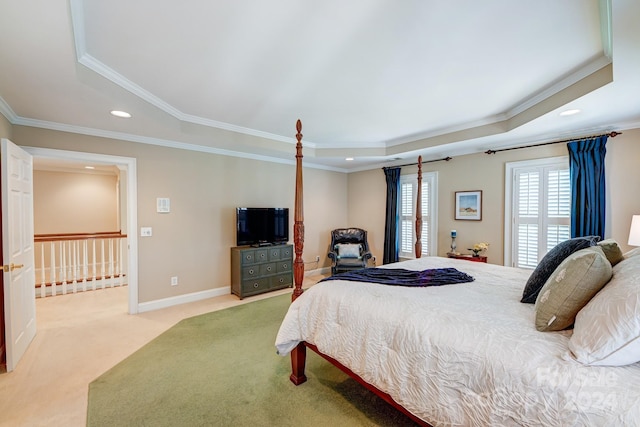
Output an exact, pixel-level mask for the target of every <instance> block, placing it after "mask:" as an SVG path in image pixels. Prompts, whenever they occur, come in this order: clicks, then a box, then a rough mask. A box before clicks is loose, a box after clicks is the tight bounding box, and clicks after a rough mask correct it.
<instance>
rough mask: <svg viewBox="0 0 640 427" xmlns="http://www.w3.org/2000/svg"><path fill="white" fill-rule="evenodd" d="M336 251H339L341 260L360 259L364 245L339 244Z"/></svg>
mask: <svg viewBox="0 0 640 427" xmlns="http://www.w3.org/2000/svg"><path fill="white" fill-rule="evenodd" d="M336 249H337V250H338V257H340V258H359V257H360V249H362V245H361V244H353V243H338V244H337V245H336Z"/></svg>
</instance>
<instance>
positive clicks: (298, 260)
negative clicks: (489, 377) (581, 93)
mask: <svg viewBox="0 0 640 427" xmlns="http://www.w3.org/2000/svg"><path fill="white" fill-rule="evenodd" d="M296 130H297V133H296V139H297V140H298V142H297V143H296V192H295V206H294V225H293V242H294V248H295V249H294V250H295V259H294V261H293V282H294V289H293V294H292V296H291V301H292V302H293V301H295V299H296V298H298V297H299V296H300V295H302V292H303V290H302V281H303V279H304V260H303V259H302V251H303V248H304V209H303V185H302V157H303V156H302V133H301V132H302V122H301V121H300V120H298V121H297V122H296ZM421 238H422V156H420V157H418V192H417V203H416V245H415V253H416V258H420V257H421V255H422V239H421ZM307 348H309V349H311V350H313V351H315V352H316V353H317V354H319V355H320V356H322V357H323V358H324V359H326V360H327V361H329V362H330V363H331V364H333V365H335V366H337V367H338V368H339V369H340V370H342V371H343V372H345V373H346V374H347V375H349V376H350V377H352V378H353V379H355V380H356V381H358V382H359V383H360V384H362V385H363V386H364V387H366V388H367V389H368V390H370V391H372V392H373V393H375V394H376V395H377V396H379V397H380V398H382V399H383V400H384V401H385V402H387V403H389V404H390V405H391V406H393V407H394V408H396V409H397V410H399V411H400V412H402V413H404V414H405V415H407V416H408V417H409V418H411V419H412V420H413V421H415V422H416V423H417V424H418V425H422V426H429V427H430V425H429V424H428V423H426V422H424V421H423V420H421V419H420V418H418V417H416V416H415V415H413V414H412V413H411V412H409V411H408V410H406V409H405V408H403V407H402V406H401V405H400V404H398V403H397V402H396V401H395V400H393V398H392V397H391V396H390V395H389V394H387V393H385V392H384V391H382V390H380V389H378V388H377V387H375V386H373V385H371V384H369V383H367V382H366V381H365V380H363V379H362V378H361V377H360V376H358V375H357V374H355V373H354V372H353V371H351V369H349V368H347V367H346V366H344V365H343V364H341V363H340V362H338V361H337V360H335V359H334V358H332V357H330V356H327V355H326V354H323V353H322V352H320V351H319V350H318V348H317V347H316V346H315V345H313V344H310V343H307V342H301V343H300V344H298V345H297V346H296V347H295V348H294V349H293V350H292V351H291V376H290V377H289V379H290V380H291V382H293V383H294V384H295V385H300V384H302V383H304V382H305V381H307V377H306V375H305V373H304V370H305V363H306V358H307Z"/></svg>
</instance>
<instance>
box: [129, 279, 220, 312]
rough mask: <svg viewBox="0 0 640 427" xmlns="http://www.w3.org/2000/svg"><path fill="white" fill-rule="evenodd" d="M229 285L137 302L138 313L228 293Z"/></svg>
mask: <svg viewBox="0 0 640 427" xmlns="http://www.w3.org/2000/svg"><path fill="white" fill-rule="evenodd" d="M230 293H231V287H230V286H225V287H222V288H215V289H209V290H207V291H201V292H194V293H191V294H185V295H178V296H175V297H171V298H163V299H158V300H154V301H149V302H142V303H140V304H138V313H144V312H146V311H153V310H160V309H161V308H167V307H173V306H174V305H180V304H186V303H188V302H196V301H202V300H205V299H209V298H215V297H219V296H223V295H229V294H230Z"/></svg>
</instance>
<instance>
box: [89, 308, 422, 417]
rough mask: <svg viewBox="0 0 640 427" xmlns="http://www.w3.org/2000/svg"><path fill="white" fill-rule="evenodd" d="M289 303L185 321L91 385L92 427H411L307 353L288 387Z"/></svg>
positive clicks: (232, 309) (371, 395)
mask: <svg viewBox="0 0 640 427" xmlns="http://www.w3.org/2000/svg"><path fill="white" fill-rule="evenodd" d="M290 300H291V297H290V295H282V296H276V297H271V298H267V299H264V300H260V301H255V302H251V303H249V304H244V305H240V306H236V307H233V308H228V309H225V310H220V311H215V312H212V313H208V314H204V315H200V316H196V317H192V318H189V319H185V320H183V321H181V322H180V323H178V324H177V325H175V326H174V327H172V328H171V329H169V330H168V331H166V332H164V333H163V334H162V335H160V336H159V337H157V338H156V339H154V340H153V341H151V342H150V343H148V344H147V345H145V346H144V347H143V348H141V349H140V350H138V351H137V352H135V353H134V354H132V355H131V356H129V357H128V358H126V359H125V360H123V361H122V362H120V363H119V364H118V365H116V366H115V367H113V368H112V369H110V370H109V371H107V372H106V373H105V374H103V375H102V376H100V377H99V378H97V379H96V380H95V381H93V382H92V383H91V384H90V385H89V404H88V405H89V407H88V411H87V426H89V427H102V426H110V427H111V426H128V427H130V426H153V427H156V426H172V427H177V426H301V425H306V426H334V425H335V426H410V425H414V424H413V423H412V421H411V420H409V419H408V418H407V417H405V416H404V415H403V414H401V413H399V412H397V411H396V410H395V409H393V408H392V407H391V406H389V405H388V404H387V403H386V402H384V401H382V400H381V399H380V398H378V397H377V396H375V395H374V394H373V393H371V392H369V391H368V390H366V389H365V388H364V387H362V386H361V385H360V384H358V383H357V382H356V381H355V380H353V379H351V378H349V377H348V376H347V375H345V374H344V373H343V372H342V371H340V370H339V369H337V368H336V367H334V366H332V365H331V364H329V363H328V362H326V361H325V360H324V359H322V358H321V357H319V356H318V355H316V354H315V353H313V352H312V351H307V371H306V373H307V377H308V381H307V382H306V383H304V384H302V385H300V386H297V387H296V386H294V385H293V384H292V383H291V382H290V381H289V374H290V373H291V371H290V359H289V357H281V356H278V355H277V354H276V353H275V347H274V341H275V336H276V334H277V331H278V327H279V326H280V322H281V321H282V319H283V317H284V314H285V313H286V310H287V307H288V305H289V302H290Z"/></svg>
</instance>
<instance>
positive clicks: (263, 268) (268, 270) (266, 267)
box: [260, 262, 276, 276]
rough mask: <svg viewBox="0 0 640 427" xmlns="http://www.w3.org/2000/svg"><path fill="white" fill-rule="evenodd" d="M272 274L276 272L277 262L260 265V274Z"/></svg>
mask: <svg viewBox="0 0 640 427" xmlns="http://www.w3.org/2000/svg"><path fill="white" fill-rule="evenodd" d="M270 274H276V263H275V262H269V263H267V264H262V265H260V275H261V276H268V275H270Z"/></svg>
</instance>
